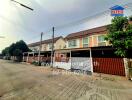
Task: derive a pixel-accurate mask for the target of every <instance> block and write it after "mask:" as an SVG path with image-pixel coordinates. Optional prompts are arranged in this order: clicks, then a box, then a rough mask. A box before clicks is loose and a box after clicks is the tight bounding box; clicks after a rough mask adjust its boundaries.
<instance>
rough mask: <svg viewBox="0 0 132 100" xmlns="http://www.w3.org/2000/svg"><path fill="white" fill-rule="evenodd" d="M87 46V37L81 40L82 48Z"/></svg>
mask: <svg viewBox="0 0 132 100" xmlns="http://www.w3.org/2000/svg"><path fill="white" fill-rule="evenodd" d="M88 45H89V38H88V37H85V38H83V47H88Z"/></svg>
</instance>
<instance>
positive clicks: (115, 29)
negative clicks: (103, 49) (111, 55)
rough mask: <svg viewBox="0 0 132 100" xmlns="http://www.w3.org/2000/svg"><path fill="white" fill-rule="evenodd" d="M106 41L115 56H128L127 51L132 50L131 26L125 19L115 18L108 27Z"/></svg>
mask: <svg viewBox="0 0 132 100" xmlns="http://www.w3.org/2000/svg"><path fill="white" fill-rule="evenodd" d="M108 33H109V34H108V35H107V37H106V40H108V41H109V42H110V43H111V44H112V46H113V47H114V48H116V52H115V53H116V54H117V55H119V56H122V57H127V56H128V50H130V49H132V25H130V24H129V19H128V18H127V17H115V18H114V19H112V23H111V24H110V25H109V26H108Z"/></svg>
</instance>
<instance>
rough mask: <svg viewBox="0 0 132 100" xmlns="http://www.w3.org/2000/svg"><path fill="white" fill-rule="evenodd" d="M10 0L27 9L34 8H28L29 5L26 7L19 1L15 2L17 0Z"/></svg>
mask: <svg viewBox="0 0 132 100" xmlns="http://www.w3.org/2000/svg"><path fill="white" fill-rule="evenodd" d="M11 1H13V2H15V3H17V4H20V5H21V6H23V7H25V8H27V9H29V10H32V11H33V10H34V9H32V8H30V7H28V6H26V5H24V4H22V3H20V2H17V1H15V0H11Z"/></svg>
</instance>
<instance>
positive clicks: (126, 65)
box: [123, 58, 129, 78]
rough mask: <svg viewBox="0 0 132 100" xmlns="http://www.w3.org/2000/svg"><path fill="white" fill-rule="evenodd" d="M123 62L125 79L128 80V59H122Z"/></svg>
mask: <svg viewBox="0 0 132 100" xmlns="http://www.w3.org/2000/svg"><path fill="white" fill-rule="evenodd" d="M123 60H124V67H125V75H126V77H127V78H129V68H128V59H127V58H123Z"/></svg>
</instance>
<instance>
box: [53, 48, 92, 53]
mask: <svg viewBox="0 0 132 100" xmlns="http://www.w3.org/2000/svg"><path fill="white" fill-rule="evenodd" d="M90 49H91V48H71V49H61V50H55V53H66V52H71V51H82V50H90Z"/></svg>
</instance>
